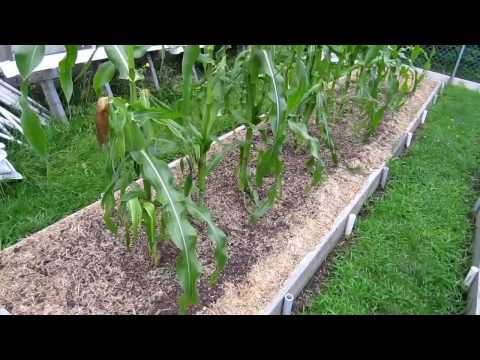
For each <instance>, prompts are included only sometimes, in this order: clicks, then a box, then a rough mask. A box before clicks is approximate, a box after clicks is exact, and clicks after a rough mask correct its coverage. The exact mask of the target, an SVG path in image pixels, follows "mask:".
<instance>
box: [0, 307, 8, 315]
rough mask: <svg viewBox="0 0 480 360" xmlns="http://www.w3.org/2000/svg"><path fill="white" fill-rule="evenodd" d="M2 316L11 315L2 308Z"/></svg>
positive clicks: (0, 310) (0, 313)
mask: <svg viewBox="0 0 480 360" xmlns="http://www.w3.org/2000/svg"><path fill="white" fill-rule="evenodd" d="M0 315H10V313H9V312H8V311H7V310H5V309H4V308H0Z"/></svg>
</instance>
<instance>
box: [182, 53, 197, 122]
mask: <svg viewBox="0 0 480 360" xmlns="http://www.w3.org/2000/svg"><path fill="white" fill-rule="evenodd" d="M199 55H200V47H199V46H198V45H188V46H186V47H185V50H184V53H183V59H182V77H183V83H182V99H183V104H182V108H183V112H184V113H186V114H189V113H190V110H191V109H190V103H191V97H192V72H193V65H194V64H195V61H196V60H197V58H198V56H199Z"/></svg>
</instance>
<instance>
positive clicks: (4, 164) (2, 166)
mask: <svg viewBox="0 0 480 360" xmlns="http://www.w3.org/2000/svg"><path fill="white" fill-rule="evenodd" d="M21 179H23V176H22V175H21V174H20V173H18V172H17V171H16V170H15V168H14V167H13V166H12V164H11V163H10V162H9V161H8V160H7V150H6V148H5V144H4V143H2V142H0V182H1V181H6V180H21Z"/></svg>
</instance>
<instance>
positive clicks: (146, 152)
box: [16, 45, 430, 312]
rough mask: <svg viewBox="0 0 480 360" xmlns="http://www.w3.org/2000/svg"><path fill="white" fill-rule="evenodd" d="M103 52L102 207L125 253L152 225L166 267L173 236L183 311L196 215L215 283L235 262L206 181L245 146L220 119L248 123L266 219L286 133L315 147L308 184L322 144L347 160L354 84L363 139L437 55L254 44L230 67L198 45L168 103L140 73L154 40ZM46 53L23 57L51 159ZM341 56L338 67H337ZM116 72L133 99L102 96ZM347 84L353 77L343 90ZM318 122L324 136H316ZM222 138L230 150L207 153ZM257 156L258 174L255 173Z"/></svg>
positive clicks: (34, 123)
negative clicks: (343, 128) (223, 130)
mask: <svg viewBox="0 0 480 360" xmlns="http://www.w3.org/2000/svg"><path fill="white" fill-rule="evenodd" d="M103 47H104V49H105V51H106V53H107V56H108V61H106V62H104V63H103V64H101V65H100V66H99V67H98V69H97V71H96V73H95V76H94V78H93V84H92V86H93V88H94V90H95V92H96V94H97V96H98V97H99V100H98V102H97V115H96V126H97V139H98V141H99V143H100V145H101V146H102V148H103V150H104V151H106V152H107V154H108V156H107V164H106V172H107V175H108V176H109V178H110V182H109V185H108V187H107V188H106V190H105V192H104V193H103V195H102V201H101V203H102V206H103V208H104V221H105V224H106V226H107V227H108V228H109V229H110V230H111V231H113V232H114V233H118V230H119V227H121V228H123V234H124V239H125V245H126V247H127V249H130V248H131V247H132V246H133V244H134V242H135V241H136V239H137V238H138V236H139V233H140V229H141V228H142V227H143V228H144V229H145V233H146V237H147V244H148V252H149V256H150V258H151V259H152V262H153V263H154V264H157V263H158V262H159V261H160V254H159V253H161V251H159V249H158V244H159V242H163V241H166V240H170V241H171V242H172V243H173V244H174V245H175V246H176V247H177V248H178V249H179V252H180V254H179V257H178V259H177V266H176V271H177V275H178V278H179V282H180V285H181V286H182V288H183V294H182V296H181V298H180V311H181V312H185V311H186V309H187V308H188V306H190V305H192V304H195V303H197V302H198V290H197V283H198V280H199V277H200V275H201V272H202V267H201V265H200V261H199V259H198V256H197V253H196V244H197V240H198V234H197V231H196V230H195V228H194V226H193V225H192V222H193V221H194V220H195V221H201V222H204V223H206V224H207V228H208V237H209V238H210V240H211V241H212V242H213V243H214V246H215V259H216V270H215V272H214V273H213V274H212V276H211V277H210V281H211V282H214V281H216V280H217V279H218V275H219V273H220V272H221V271H222V270H223V268H224V267H225V264H226V261H227V255H226V235H225V234H224V233H223V231H222V230H221V229H220V228H219V227H218V226H217V225H216V224H215V222H214V220H213V218H212V216H211V214H210V212H209V211H208V209H207V208H206V206H205V197H206V195H207V194H206V192H207V186H206V182H207V178H208V176H209V174H211V173H212V171H213V170H214V169H215V167H216V166H217V165H218V163H219V162H220V161H221V159H222V157H223V156H224V155H225V153H226V151H228V150H229V149H231V148H232V146H235V145H236V144H235V143H233V144H232V145H231V146H228V147H226V146H224V145H223V144H221V142H220V141H219V140H218V139H217V138H216V135H215V124H216V123H217V122H218V121H219V120H221V119H222V118H224V117H227V116H233V117H235V118H236V119H237V120H238V121H239V122H241V123H242V124H244V125H245V126H246V134H245V138H244V139H243V140H242V141H241V142H240V144H239V150H240V151H239V166H238V169H237V176H238V183H239V188H240V190H241V191H242V192H244V193H245V194H246V197H247V198H248V204H247V210H248V211H249V213H250V215H251V217H252V219H253V220H257V219H259V218H261V217H262V216H264V215H265V213H266V212H267V211H268V210H269V209H271V208H272V207H273V205H274V203H275V201H276V200H277V199H278V198H279V197H280V196H281V188H282V184H283V169H284V163H283V160H282V158H281V154H282V150H283V147H284V144H285V142H286V141H287V137H288V136H289V135H291V136H292V137H293V139H294V140H295V144H296V146H303V147H304V148H305V149H306V151H307V154H308V157H309V158H308V160H307V162H306V165H307V167H308V169H309V171H310V172H311V175H312V182H311V186H314V185H316V184H318V183H319V181H320V179H321V175H322V171H323V167H324V163H323V159H322V158H321V157H320V150H319V149H320V142H322V141H323V142H324V144H325V146H326V147H327V148H328V149H329V151H330V154H331V157H332V161H333V162H334V163H335V164H337V163H338V161H339V159H338V157H337V153H336V148H335V143H334V139H333V138H332V135H331V130H330V125H331V123H332V122H334V121H336V120H335V119H338V117H339V116H341V115H342V113H343V111H344V105H345V103H346V100H347V98H348V93H349V90H350V88H351V85H352V84H354V86H355V88H354V90H355V96H354V100H355V102H356V103H357V104H358V105H360V108H361V110H362V112H363V113H364V114H365V116H366V125H365V126H366V134H367V136H370V135H372V134H373V133H374V132H375V131H376V130H377V129H378V126H379V125H380V123H381V121H382V120H383V117H384V114H385V111H386V110H387V109H389V110H396V109H398V108H399V107H400V106H401V105H402V104H403V103H404V102H405V100H406V98H407V96H408V95H409V94H411V93H412V92H414V91H415V90H416V88H417V86H418V84H419V82H420V81H421V79H422V76H418V74H417V72H416V71H415V69H414V67H413V63H414V61H415V60H416V59H417V58H418V57H419V56H424V57H425V58H426V59H427V64H428V62H429V59H430V57H428V55H427V54H426V53H425V52H424V51H423V50H422V49H421V48H420V47H418V46H416V47H413V46H402V47H398V46H394V45H374V46H365V45H344V46H338V45H295V46H260V45H249V46H247V47H245V48H243V50H241V51H240V53H239V54H238V55H237V56H236V58H235V61H234V63H233V66H231V67H230V66H229V62H228V61H227V54H226V47H225V46H222V47H220V48H219V49H216V48H215V47H214V46H207V47H204V48H203V49H200V47H199V46H197V45H189V46H185V51H184V55H183V60H182V96H181V98H179V99H177V101H174V102H173V103H170V104H168V103H165V102H163V101H161V99H157V98H155V97H154V96H152V95H151V94H150V93H149V92H148V91H147V90H146V89H139V88H138V83H139V81H140V80H141V79H142V75H141V73H140V72H139V71H138V70H137V69H136V67H135V59H137V58H139V57H141V56H143V55H144V54H145V52H146V51H147V49H148V47H149V46H148V45H138V46H133V45H104V46H103ZM66 50H67V52H66V56H65V58H64V59H63V60H62V61H61V63H60V65H59V73H60V84H61V87H62V90H63V94H64V96H65V99H66V101H67V103H68V102H69V101H70V99H71V97H72V94H73V80H72V68H73V66H74V64H75V61H76V57H77V50H78V46H77V45H66ZM44 51H45V49H44V46H43V45H24V46H22V47H20V49H19V50H18V51H17V54H16V62H17V66H18V68H19V70H20V74H21V76H22V86H21V90H22V96H21V98H20V105H21V107H22V126H23V128H24V132H25V136H26V138H27V140H28V142H29V143H30V144H31V145H32V147H33V148H34V149H35V150H36V151H37V153H39V154H40V155H41V156H43V157H45V158H46V156H47V148H48V144H47V140H46V134H45V131H44V129H43V128H42V126H41V124H40V121H39V119H38V116H37V115H36V113H34V112H33V111H32V110H31V109H30V108H29V106H28V102H27V101H26V99H27V95H28V80H29V77H30V75H31V73H32V71H33V70H34V69H35V67H36V66H37V65H38V64H39V63H40V61H41V60H42V58H43V55H44ZM334 57H335V58H336V61H332V59H333V58H334ZM90 63H91V62H90V61H89V62H87V64H86V65H85V66H84V70H83V71H82V72H81V73H84V71H85V69H86V68H87V67H88V66H89V65H90ZM196 65H197V66H198V65H200V66H201V68H202V69H203V75H202V76H200V77H197V75H196V73H195V72H194V67H195V66H196ZM115 74H118V77H119V78H120V79H123V80H125V81H127V82H128V85H129V97H128V99H124V98H122V97H112V98H108V97H103V96H102V91H103V90H102V89H103V87H104V85H105V84H107V83H108V82H110V81H111V80H112V79H113V77H114V76H115ZM341 79H345V81H344V82H343V83H341V81H340V80H341ZM337 90H340V106H338V107H337V102H336V96H337ZM312 120H314V121H312ZM266 126H268V127H266ZM313 126H314V127H315V129H316V131H317V133H318V135H317V136H314V135H312V133H311V128H312V127H313ZM256 130H258V131H259V132H260V135H261V137H260V138H261V146H260V147H259V150H258V154H257V157H256V159H253V155H252V153H253V150H254V149H253V145H254V133H255V131H256ZM215 142H218V143H220V145H221V146H222V149H221V151H219V152H217V153H216V154H214V155H212V156H210V157H209V151H210V149H211V147H212V145H213V144H214V143H215ZM169 153H182V154H184V155H185V156H184V158H182V160H181V162H180V168H181V171H182V174H183V177H182V179H180V182H179V183H178V184H177V180H176V179H175V177H174V175H173V173H172V171H171V170H170V168H169V166H168V164H167V163H166V162H164V161H163V160H162V158H164V157H165V156H166V155H167V154H169ZM253 160H256V168H255V173H250V171H249V166H250V165H251V163H252V161H253ZM266 179H271V180H272V183H271V185H270V186H269V187H268V189H267V191H266V195H265V196H264V197H263V198H261V196H260V189H261V188H263V186H264V183H265V182H266ZM138 180H141V181H142V183H143V186H141V185H140V184H139V183H138V182H137V181H138ZM117 190H119V196H118V198H116V197H115V192H116V191H117Z"/></svg>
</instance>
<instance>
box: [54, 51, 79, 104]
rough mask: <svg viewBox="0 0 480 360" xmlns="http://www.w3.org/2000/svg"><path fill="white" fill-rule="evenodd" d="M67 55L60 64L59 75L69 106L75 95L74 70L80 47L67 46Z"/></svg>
mask: <svg viewBox="0 0 480 360" xmlns="http://www.w3.org/2000/svg"><path fill="white" fill-rule="evenodd" d="M65 49H66V50H67V54H66V55H65V57H64V58H63V60H62V61H60V63H59V64H58V73H59V77H60V86H61V87H62V91H63V94H64V95H65V98H66V100H67V104H68V103H70V99H71V98H72V94H73V80H72V70H73V67H74V66H75V61H76V60H77V52H78V45H65Z"/></svg>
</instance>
